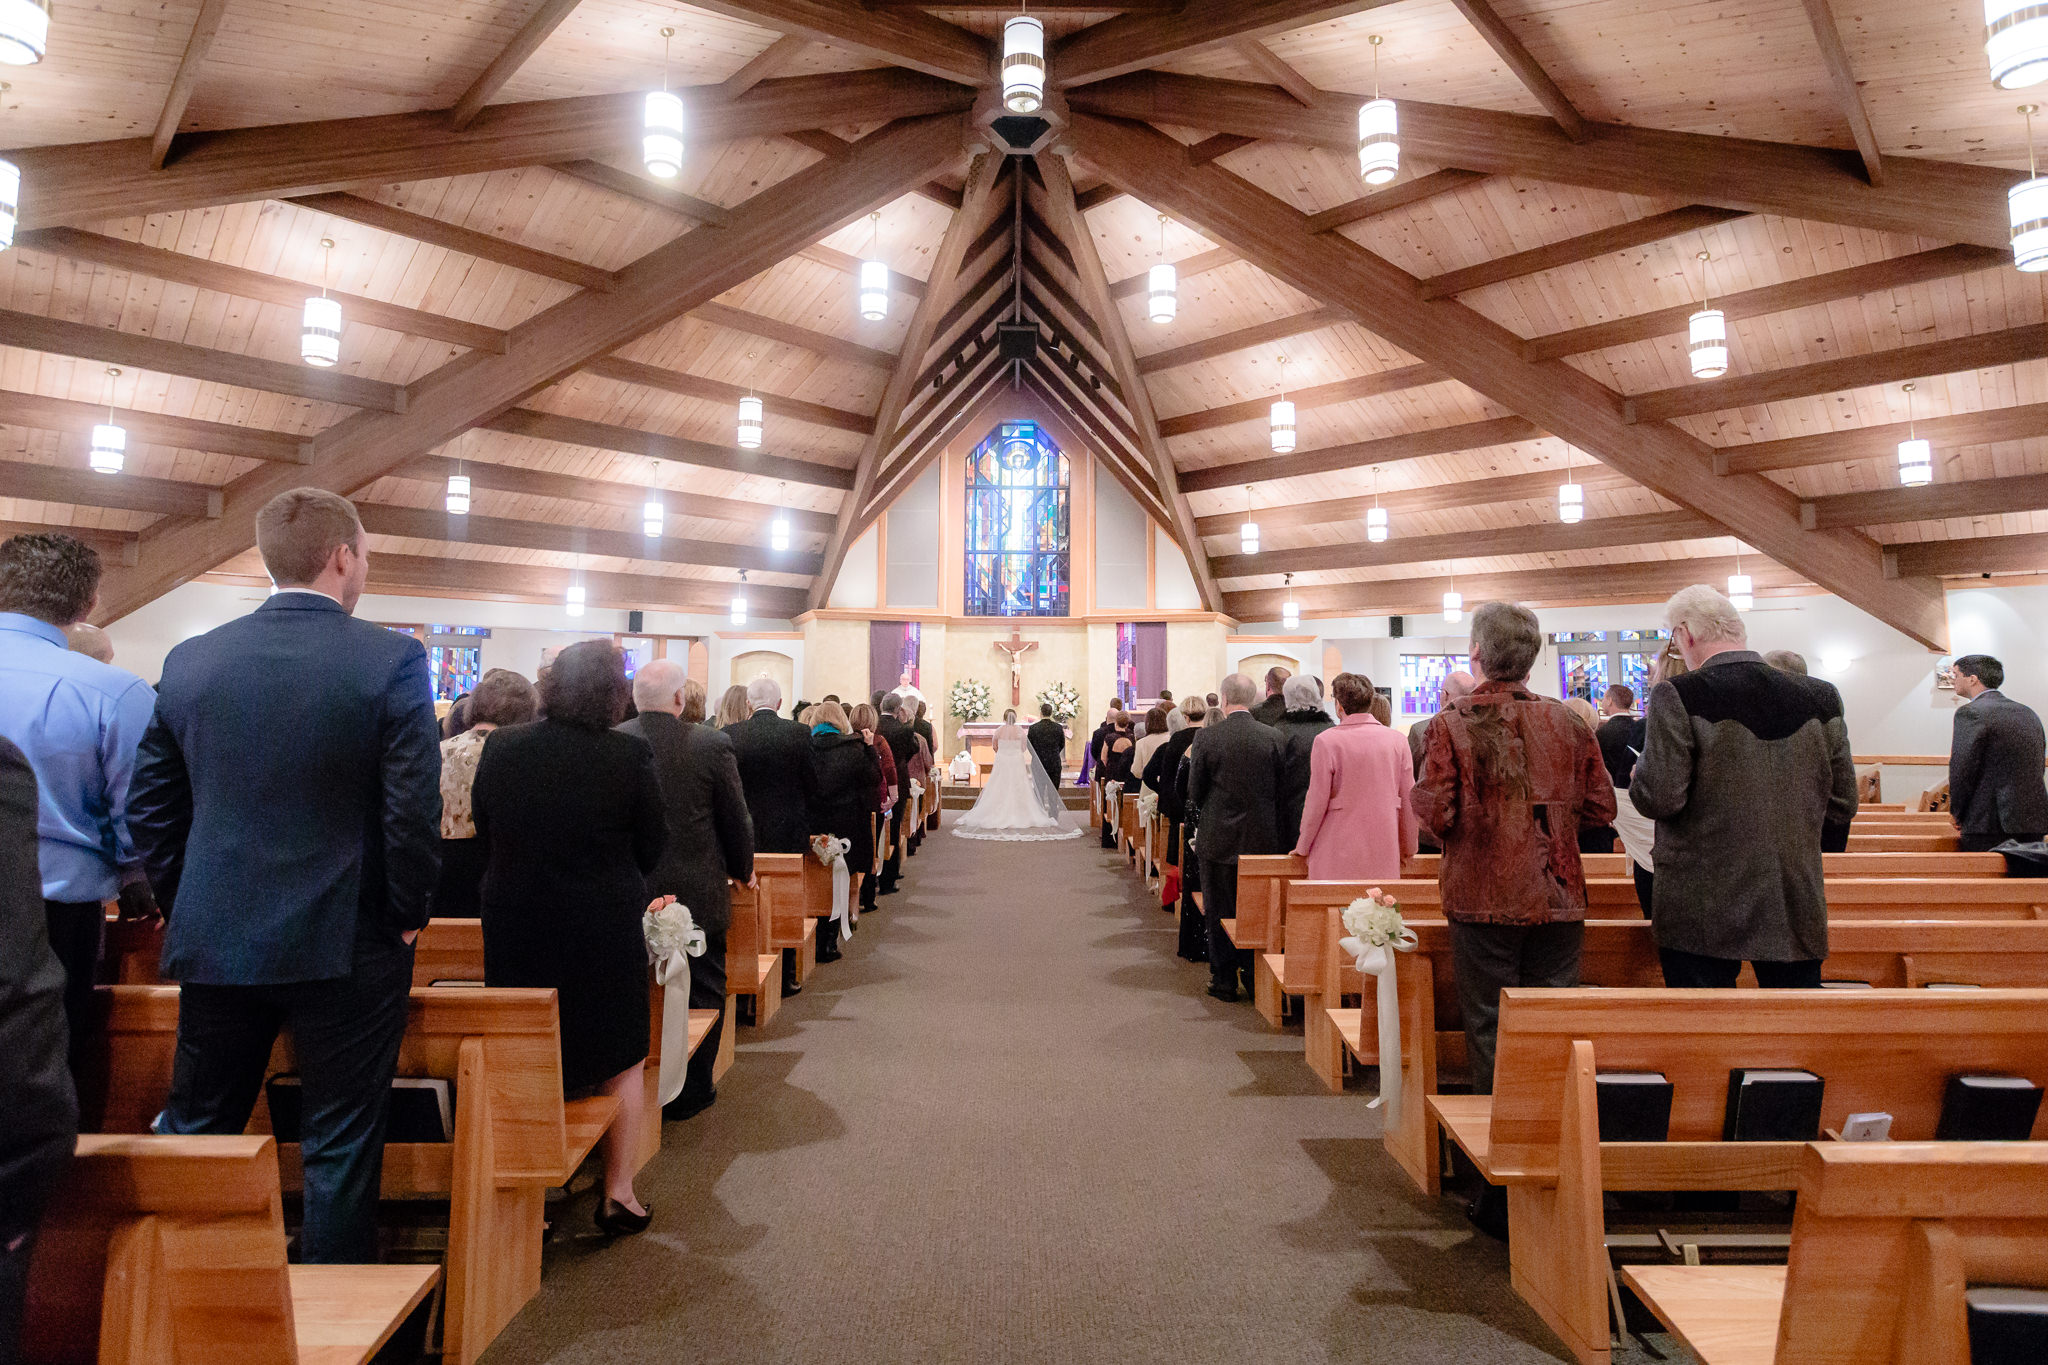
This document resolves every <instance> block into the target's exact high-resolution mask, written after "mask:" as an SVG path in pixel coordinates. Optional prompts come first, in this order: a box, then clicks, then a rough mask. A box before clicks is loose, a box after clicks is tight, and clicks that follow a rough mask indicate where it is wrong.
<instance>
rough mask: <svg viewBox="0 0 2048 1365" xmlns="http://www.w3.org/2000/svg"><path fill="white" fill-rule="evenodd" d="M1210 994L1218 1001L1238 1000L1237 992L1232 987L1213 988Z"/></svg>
mask: <svg viewBox="0 0 2048 1365" xmlns="http://www.w3.org/2000/svg"><path fill="white" fill-rule="evenodd" d="M1209 994H1210V995H1212V996H1214V997H1215V998H1216V999H1218V1000H1236V999H1237V990H1236V988H1235V987H1232V986H1211V987H1210V988H1209Z"/></svg>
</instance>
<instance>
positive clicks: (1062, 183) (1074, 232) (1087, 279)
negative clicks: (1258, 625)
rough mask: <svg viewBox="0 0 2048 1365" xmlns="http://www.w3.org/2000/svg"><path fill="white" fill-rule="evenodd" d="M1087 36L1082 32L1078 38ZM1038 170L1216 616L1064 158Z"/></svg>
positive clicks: (1202, 559)
mask: <svg viewBox="0 0 2048 1365" xmlns="http://www.w3.org/2000/svg"><path fill="white" fill-rule="evenodd" d="M1202 3H1204V0H1194V4H1195V5H1200V4H1202ZM1110 22H1112V23H1115V22H1119V21H1116V20H1111V21H1110ZM1087 31H1088V30H1086V29H1083V30H1082V32H1084V33H1085V32H1087ZM1038 168H1039V170H1040V171H1041V172H1042V173H1043V174H1044V176H1045V195H1046V199H1047V201H1048V204H1049V205H1050V208H1051V211H1052V217H1053V221H1054V223H1055V224H1056V226H1057V228H1058V230H1059V231H1060V232H1061V233H1062V234H1063V235H1064V236H1065V237H1066V239H1067V248H1068V250H1070V251H1072V252H1073V253H1074V262H1075V264H1076V266H1078V267H1079V271H1080V275H1081V294H1082V297H1083V298H1085V299H1086V300H1087V301H1088V305H1089V310H1090V311H1091V312H1093V313H1094V314H1095V315H1096V319H1097V321H1098V322H1099V323H1100V324H1101V327H1102V340H1103V342H1104V344H1105V345H1107V347H1108V348H1109V360H1110V367H1111V372H1112V373H1113V374H1114V375H1115V376H1116V382H1117V383H1118V384H1120V385H1122V386H1123V400H1124V406H1125V407H1126V408H1127V409H1128V410H1129V411H1130V414H1131V425H1132V426H1133V427H1135V428H1136V431H1137V438H1138V441H1137V445H1138V450H1139V452H1140V453H1141V454H1142V455H1143V456H1144V457H1145V461H1146V464H1147V465H1148V466H1149V467H1150V473H1151V475H1152V481H1153V483H1154V484H1156V485H1157V486H1158V489H1159V500H1160V501H1161V502H1162V503H1164V504H1165V505H1166V507H1167V508H1168V509H1169V510H1170V511H1171V512H1172V513H1173V517H1172V520H1171V521H1169V522H1168V523H1167V529H1168V530H1169V531H1171V532H1172V533H1173V538H1174V541H1175V542H1176V543H1177V544H1178V545H1179V546H1180V548H1181V553H1182V554H1184V555H1186V556H1187V560H1188V567H1189V568H1190V569H1192V570H1193V571H1194V576H1195V587H1196V590H1197V591H1198V592H1200V594H1201V598H1202V605H1203V606H1204V607H1207V608H1208V609H1209V610H1210V611H1219V610H1221V609H1222V603H1223V594H1222V592H1221V591H1220V590H1219V589H1218V588H1217V586H1216V575H1215V574H1214V573H1212V572H1211V571H1210V568H1209V551H1208V549H1207V548H1206V547H1205V546H1204V545H1203V544H1202V538H1201V537H1200V536H1198V535H1196V534H1195V514H1194V510H1193V509H1192V508H1190V507H1189V506H1188V499H1187V495H1186V494H1185V493H1183V492H1182V491H1181V489H1180V482H1179V475H1178V473H1177V471H1176V470H1175V469H1174V466H1173V453H1172V452H1171V451H1169V450H1168V449H1167V448H1166V437H1165V424H1164V423H1162V422H1161V421H1160V420H1159V415H1158V413H1157V412H1156V411H1154V409H1153V407H1152V393H1151V391H1150V390H1149V389H1147V388H1146V387H1145V376H1143V375H1142V374H1140V373H1138V356H1137V352H1135V351H1133V350H1132V349H1131V338H1130V335H1129V334H1128V333H1127V332H1126V331H1125V330H1124V315H1123V314H1122V313H1121V312H1119V311H1117V306H1116V302H1115V298H1114V294H1113V292H1112V289H1111V286H1110V282H1109V275H1108V273H1107V272H1106V271H1105V270H1104V269H1103V266H1102V257H1101V255H1100V254H1099V253H1097V251H1096V249H1095V234H1094V233H1092V232H1090V231H1089V230H1088V220H1087V219H1086V218H1083V217H1082V216H1081V209H1080V206H1079V205H1077V204H1076V203H1075V202H1074V180H1073V175H1072V173H1071V172H1070V171H1069V170H1068V168H1067V162H1066V158H1064V157H1062V156H1060V155H1058V154H1057V153H1055V154H1053V155H1051V156H1047V157H1043V158H1041V159H1040V161H1039V163H1038ZM1210 169H1211V170H1214V169H1215V168H1214V167H1211V168H1210Z"/></svg>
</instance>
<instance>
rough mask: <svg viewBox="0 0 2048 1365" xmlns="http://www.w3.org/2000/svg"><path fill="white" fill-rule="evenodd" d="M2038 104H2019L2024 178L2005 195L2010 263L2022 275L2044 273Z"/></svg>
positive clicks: (2044, 199)
mask: <svg viewBox="0 0 2048 1365" xmlns="http://www.w3.org/2000/svg"><path fill="white" fill-rule="evenodd" d="M2040 109H2041V106H2039V105H2038V104H2022V105H2021V106H2020V113H2021V114H2022V115H2023V116H2025V118H2026V120H2027V178H2026V179H2025V180H2022V181H2020V183H2019V184H2017V185H2014V186H2013V187H2012V188H2011V189H2009V190H2007V191H2006V192H2005V209H2006V215H2007V218H2008V220H2009V221H2010V222H2011V224H2012V263H2013V266H2014V267H2015V268H2016V269H2019V270H2026V271H2036V270H2048V175H2042V174H2041V172H2040V168H2039V167H2037V166H2036V165H2035V164H2034V115H2035V114H2037V113H2039V112H2040Z"/></svg>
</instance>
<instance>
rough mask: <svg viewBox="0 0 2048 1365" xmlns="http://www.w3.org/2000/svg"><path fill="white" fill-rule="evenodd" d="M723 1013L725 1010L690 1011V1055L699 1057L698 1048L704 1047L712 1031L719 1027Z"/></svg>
mask: <svg viewBox="0 0 2048 1365" xmlns="http://www.w3.org/2000/svg"><path fill="white" fill-rule="evenodd" d="M723 1013H724V1011H723V1010H691V1011H690V1055H691V1056H692V1057H694V1056H696V1055H697V1049H698V1048H700V1047H702V1046H704V1040H705V1039H706V1038H709V1037H710V1036H711V1030H712V1029H713V1028H714V1027H715V1026H716V1025H717V1023H718V1019H719V1016H720V1015H721V1014H723Z"/></svg>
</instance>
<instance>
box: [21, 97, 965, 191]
mask: <svg viewBox="0 0 2048 1365" xmlns="http://www.w3.org/2000/svg"><path fill="white" fill-rule="evenodd" d="M677 93H678V94H680V95H682V97H683V102H684V105H685V107H686V109H687V117H688V119H689V124H690V132H691V136H692V137H693V138H695V139H697V140H699V141H700V142H704V143H712V142H725V141H730V140H732V139H734V138H742V137H768V136H772V135H774V134H778V133H786V132H790V131H793V130H796V129H799V128H818V127H823V126H825V125H827V124H834V123H838V122H840V121H841V120H843V119H844V118H845V117H846V111H847V110H848V109H858V110H859V111H860V116H861V118H862V119H863V120H866V121H874V122H883V121H887V120H892V119H902V118H915V117H918V116H920V115H924V114H935V113H946V112H956V111H962V110H965V109H966V108H967V107H968V106H969V104H971V103H972V101H973V92H972V91H968V90H963V89H961V88H960V87H959V86H957V85H951V84H948V83H946V82H943V81H935V80H932V79H931V78H930V77H927V76H920V75H918V74H917V73H915V72H911V71H893V70H876V71H843V72H833V73H831V74H830V75H821V76H793V77H790V78H788V79H786V80H779V81H764V82H762V83H761V84H760V85H758V86H756V87H755V88H754V89H752V90H750V91H748V92H747V93H746V94H745V95H743V96H741V97H740V98H738V99H727V98H726V97H725V96H723V95H722V94H721V93H720V92H719V88H718V87H717V86H699V87H695V88H693V89H688V90H681V91H678V92H677ZM640 104H641V97H640V96H639V95H638V94H637V93H631V92H628V93H622V94H616V95H586V96H579V97H576V98H574V99H563V100H538V101H534V102H532V103H526V104H499V105H493V106H491V108H490V109H489V110H488V111H487V112H486V113H484V114H483V115H482V116H481V117H479V118H478V119H477V121H476V123H475V125H474V126H472V127H469V128H465V129H461V130H459V131H458V130H456V129H452V128H450V127H449V126H448V115H447V113H446V112H445V111H443V110H424V111H421V112H419V113H413V114H380V115H375V116H372V117H368V118H346V119H325V120H321V121H318V122H313V123H283V124H273V125H270V126H268V127H259V128H235V129H223V130H221V131H218V132H197V133H186V134H184V135H183V136H181V137H180V138H179V139H178V148H177V151H178V154H177V156H175V157H173V158H172V159H171V161H170V163H169V164H168V165H166V166H165V167H164V169H163V170H161V171H159V170H157V169H155V168H154V167H153V166H152V165H151V164H150V154H151V143H150V139H149V138H146V137H134V138H118V139H115V140H113V141H110V142H78V143H66V144H61V145H57V146H50V147H35V148H27V149H22V150H18V151H13V152H9V153H8V157H9V159H11V160H13V161H14V162H16V163H17V164H18V165H19V166H20V167H21V172H22V178H23V180H24V181H25V182H26V183H27V184H30V185H33V186H35V194H34V195H33V196H31V197H29V198H27V199H25V200H24V201H23V204H22V208H23V209H24V210H25V212H24V213H23V215H22V223H21V226H23V227H25V228H33V227H49V226H50V225H52V224H55V223H96V222H100V221H103V220H105V219H110V218H131V217H141V216H142V215H144V214H149V213H165V212H170V211H173V210H177V209H192V208H205V207H208V206H210V205H215V204H232V203H241V202H244V201H247V200H251V199H282V198H289V197H291V196H294V195H304V194H313V193H317V192H319V191H323V190H334V189H342V188H345V187H348V186H352V185H383V184H393V183H398V182H404V181H412V180H433V179H439V178H442V177H446V176H455V175H475V174H479V173H481V172H484V171H496V170H505V169H508V168H510V167H515V166H535V165H545V164H547V163H549V162H554V161H573V160H576V159H577V158H579V157H591V156H610V155H612V154H614V153H615V152H616V151H617V150H618V149H619V148H620V147H628V146H632V145H634V144H635V143H636V142H637V141H638V139H639V136H640V117H641V110H640Z"/></svg>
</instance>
